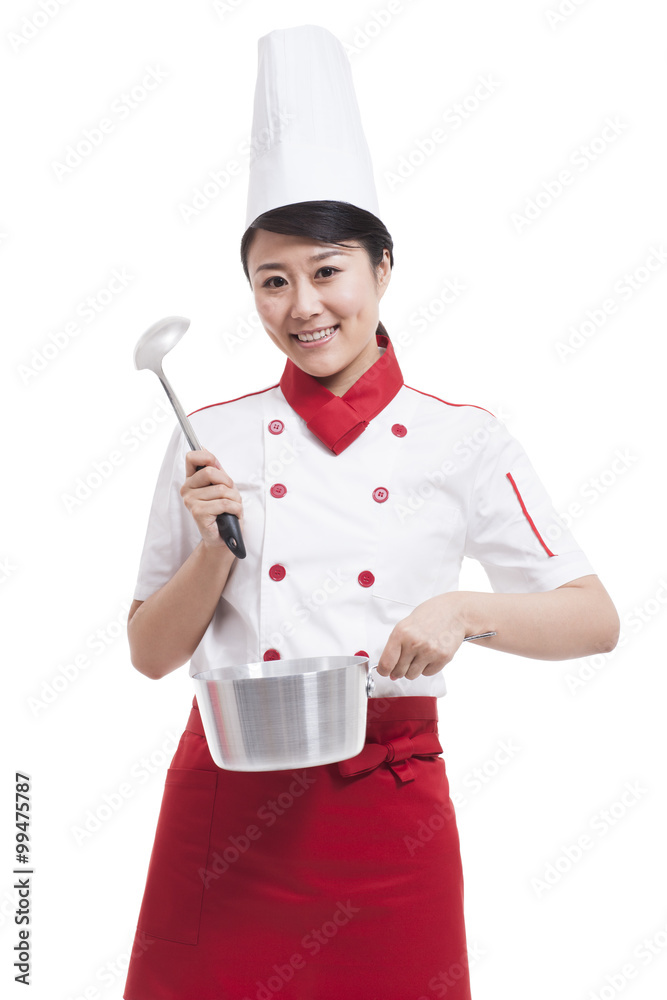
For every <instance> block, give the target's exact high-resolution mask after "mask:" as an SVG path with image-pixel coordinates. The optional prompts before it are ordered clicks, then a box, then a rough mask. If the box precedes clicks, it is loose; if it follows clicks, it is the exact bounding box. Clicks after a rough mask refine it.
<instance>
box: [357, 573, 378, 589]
mask: <svg viewBox="0 0 667 1000" xmlns="http://www.w3.org/2000/svg"><path fill="white" fill-rule="evenodd" d="M357 580H358V581H359V583H360V584H361V586H362V587H372V586H373V584H374V583H375V577H374V576H373V574H372V573H371V571H370V570H369V569H362V571H361V573H360V574H359V576H358V577H357Z"/></svg>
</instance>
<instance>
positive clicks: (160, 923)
mask: <svg viewBox="0 0 667 1000" xmlns="http://www.w3.org/2000/svg"><path fill="white" fill-rule="evenodd" d="M437 721H438V711H437V698H434V697H400V698H399V697H396V698H370V699H369V701H368V722H367V730H366V743H365V745H364V748H363V750H362V751H361V753H360V754H358V755H357V756H356V757H353V758H351V759H350V760H347V761H342V762H340V763H338V764H324V765H321V766H319V767H309V768H304V769H302V770H293V771H256V772H241V771H226V770H223V769H222V768H219V767H218V766H217V765H216V764H215V763H214V761H213V759H212V758H211V755H210V753H209V750H208V746H207V743H206V739H205V736H204V730H203V726H202V723H201V717H200V715H199V710H198V708H197V702H196V699H194V700H193V708H192V711H191V712H190V717H189V719H188V723H187V726H186V728H185V732H184V733H183V735H182V737H181V740H180V743H179V746H178V749H177V750H176V753H175V755H174V758H173V760H172V762H171V766H170V768H169V770H168V772H167V776H166V782H165V790H164V796H163V799H162V806H161V809H160V816H159V820H158V826H157V832H156V835H155V843H154V845H153V851H152V854H151V859H150V864H149V868H148V876H147V881H146V888H145V891H144V896H143V901H142V904H141V910H140V913H139V920H138V925H137V931H136V935H135V939H134V945H133V948H132V957H131V961H130V966H129V970H128V976H127V981H126V984H125V991H124V993H123V997H124V998H125V1000H272V998H274V997H279V998H280V1000H433V998H435V997H441V996H444V995H446V997H447V1000H470V985H469V976H468V964H467V952H466V936H465V927H464V917H463V875H462V869H461V857H460V852H459V836H458V830H457V826H456V818H455V815H454V809H453V806H452V802H451V799H450V797H449V784H448V781H447V775H446V772H445V762H444V760H443V759H442V757H441V756H438V754H440V753H442V747H441V746H440V743H439V740H438V726H437ZM445 984H446V988H445ZM443 991H444V992H443Z"/></svg>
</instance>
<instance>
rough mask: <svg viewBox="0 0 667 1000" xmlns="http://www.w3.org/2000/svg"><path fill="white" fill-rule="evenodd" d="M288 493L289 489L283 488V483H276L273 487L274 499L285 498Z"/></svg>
mask: <svg viewBox="0 0 667 1000" xmlns="http://www.w3.org/2000/svg"><path fill="white" fill-rule="evenodd" d="M286 493H287V487H286V486H283V484H282V483H274V484H273V486H272V487H271V496H272V497H284V496H285V494H286Z"/></svg>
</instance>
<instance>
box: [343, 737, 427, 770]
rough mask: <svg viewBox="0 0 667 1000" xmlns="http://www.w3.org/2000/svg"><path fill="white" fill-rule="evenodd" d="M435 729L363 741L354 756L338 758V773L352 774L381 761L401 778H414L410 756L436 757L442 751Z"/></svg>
mask: <svg viewBox="0 0 667 1000" xmlns="http://www.w3.org/2000/svg"><path fill="white" fill-rule="evenodd" d="M442 752H443V751H442V747H441V746H440V739H439V737H438V734H437V733H417V735H416V736H398V737H396V739H393V740H391V741H390V742H389V743H366V745H365V746H364V748H363V749H362V751H361V753H358V754H357V756H356V757H350V758H349V759H348V760H341V761H339V762H338V768H339V770H340V773H341V774H342V775H343V776H344V777H346V778H351V777H353V776H354V775H357V774H369V773H370V772H371V771H373V770H374V769H375V768H376V767H379V766H380V764H388V765H389V767H390V768H391V770H392V771H393V772H394V774H395V775H396V776H397V777H398V778H400V780H401V781H404V782H405V781H414V780H415V774H414V768H413V767H412V765H411V764H410V762H409V760H408V758H409V757H419V758H422V759H428V758H435V757H436V756H437V755H438V754H439V753H442Z"/></svg>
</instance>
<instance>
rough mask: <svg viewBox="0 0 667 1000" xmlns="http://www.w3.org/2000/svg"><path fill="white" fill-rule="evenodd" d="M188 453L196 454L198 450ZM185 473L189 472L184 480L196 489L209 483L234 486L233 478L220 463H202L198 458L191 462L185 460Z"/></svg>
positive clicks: (191, 487)
mask: <svg viewBox="0 0 667 1000" xmlns="http://www.w3.org/2000/svg"><path fill="white" fill-rule="evenodd" d="M188 454H189V455H197V454H198V452H189V453H188ZM216 461H217V459H216ZM186 473H189V474H188V475H186V481H187V483H188V486H189V488H190V489H198V488H199V487H200V486H208V485H209V484H210V483H223V484H224V485H225V486H231V487H233V486H234V480H233V479H232V478H231V476H230V475H229V473H228V472H227V471H226V470H225V469H223V468H222V466H221V465H213V464H203V463H202V461H201V460H200V459H198V458H195V459H194V460H193V461H192V462H190V461H189V460H186Z"/></svg>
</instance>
